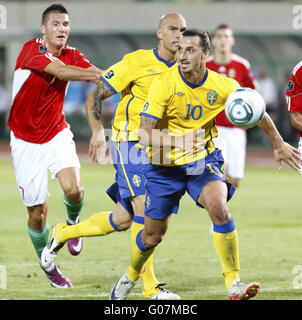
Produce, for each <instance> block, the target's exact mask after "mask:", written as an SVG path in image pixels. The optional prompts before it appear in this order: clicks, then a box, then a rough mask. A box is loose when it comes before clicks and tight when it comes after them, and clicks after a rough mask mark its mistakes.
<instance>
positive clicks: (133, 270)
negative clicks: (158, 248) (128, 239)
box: [127, 222, 157, 282]
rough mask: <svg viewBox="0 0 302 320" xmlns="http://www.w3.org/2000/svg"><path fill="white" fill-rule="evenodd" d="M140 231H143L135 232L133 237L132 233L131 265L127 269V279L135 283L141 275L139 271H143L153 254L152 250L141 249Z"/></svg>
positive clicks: (141, 229)
mask: <svg viewBox="0 0 302 320" xmlns="http://www.w3.org/2000/svg"><path fill="white" fill-rule="evenodd" d="M133 223H135V222H133ZM132 228H133V227H132ZM136 228H138V226H137V225H135V226H134V229H136ZM132 230H133V229H132ZM142 231H143V228H140V231H138V232H137V235H136V236H135V235H134V231H133V232H132V239H133V241H132V251H131V263H130V266H129V268H128V273H127V275H128V278H129V279H130V280H131V281H133V282H136V281H137V280H138V279H139V278H140V274H141V271H142V270H143V267H144V265H145V264H146V262H147V260H148V259H149V257H150V256H151V255H152V254H153V252H154V248H152V249H149V250H146V249H145V248H144V247H143V245H142V243H141V232H142ZM148 267H150V265H148ZM155 280H156V279H155ZM156 281H157V280H156Z"/></svg>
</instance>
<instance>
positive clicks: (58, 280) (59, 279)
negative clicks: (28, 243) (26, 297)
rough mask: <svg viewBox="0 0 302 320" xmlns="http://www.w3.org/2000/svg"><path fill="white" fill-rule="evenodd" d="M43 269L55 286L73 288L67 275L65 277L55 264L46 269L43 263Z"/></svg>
mask: <svg viewBox="0 0 302 320" xmlns="http://www.w3.org/2000/svg"><path fill="white" fill-rule="evenodd" d="M41 268H42V270H43V271H44V272H45V273H46V275H47V278H48V281H49V282H50V284H51V285H52V286H53V287H55V288H66V289H67V288H72V284H71V282H70V281H69V279H68V278H67V277H65V276H64V275H63V274H62V272H61V271H60V269H59V268H58V267H57V266H56V265H55V264H54V265H53V268H52V269H51V270H50V271H46V269H44V268H43V266H42V265H41Z"/></svg>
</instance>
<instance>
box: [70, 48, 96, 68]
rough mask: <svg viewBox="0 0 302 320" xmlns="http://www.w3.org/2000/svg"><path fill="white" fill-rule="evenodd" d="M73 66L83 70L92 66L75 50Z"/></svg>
mask: <svg viewBox="0 0 302 320" xmlns="http://www.w3.org/2000/svg"><path fill="white" fill-rule="evenodd" d="M74 65H75V66H76V67H81V68H85V69H87V68H89V67H91V66H92V64H91V63H90V62H89V61H88V59H87V58H86V57H85V56H84V54H83V53H82V52H81V51H79V50H77V49H76V50H75V61H74Z"/></svg>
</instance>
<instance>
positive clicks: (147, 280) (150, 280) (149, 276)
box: [131, 216, 159, 297]
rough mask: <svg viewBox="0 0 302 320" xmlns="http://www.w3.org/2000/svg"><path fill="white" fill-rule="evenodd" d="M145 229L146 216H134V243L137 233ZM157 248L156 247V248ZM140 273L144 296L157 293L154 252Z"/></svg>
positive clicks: (132, 230)
mask: <svg viewBox="0 0 302 320" xmlns="http://www.w3.org/2000/svg"><path fill="white" fill-rule="evenodd" d="M143 229H144V218H143V217H139V216H134V219H133V223H132V229H131V235H132V243H135V242H136V237H137V234H138V233H139V232H140V231H141V230H143ZM154 249H155V248H154ZM140 275H141V276H142V278H143V282H144V289H143V296H145V297H149V296H152V295H153V294H155V293H156V290H155V287H156V285H157V284H158V283H159V281H158V280H157V279H156V276H155V273H154V269H153V253H152V254H151V255H150V257H149V258H148V260H147V261H146V263H145V265H144V266H143V268H142V270H141V272H140Z"/></svg>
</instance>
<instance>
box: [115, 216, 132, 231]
mask: <svg viewBox="0 0 302 320" xmlns="http://www.w3.org/2000/svg"><path fill="white" fill-rule="evenodd" d="M115 225H116V227H117V228H118V229H119V231H126V230H128V229H129V228H130V227H131V225H132V219H130V220H128V221H121V222H118V223H115Z"/></svg>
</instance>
